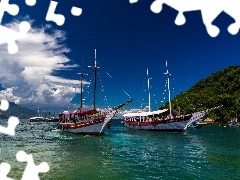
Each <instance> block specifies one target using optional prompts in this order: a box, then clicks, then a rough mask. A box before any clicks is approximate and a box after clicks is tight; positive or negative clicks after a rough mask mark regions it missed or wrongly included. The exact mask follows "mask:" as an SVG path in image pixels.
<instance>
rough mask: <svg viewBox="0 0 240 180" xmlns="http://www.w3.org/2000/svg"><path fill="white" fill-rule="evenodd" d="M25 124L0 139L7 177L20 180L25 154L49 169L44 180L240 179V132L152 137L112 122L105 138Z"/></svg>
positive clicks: (211, 129)
mask: <svg viewBox="0 0 240 180" xmlns="http://www.w3.org/2000/svg"><path fill="white" fill-rule="evenodd" d="M6 121H7V120H0V124H1V125H6V124H7V123H6ZM20 121H21V122H20V124H19V125H18V126H17V129H16V135H15V136H13V137H12V136H8V135H3V134H0V141H1V145H0V162H1V163H2V162H6V163H9V164H11V171H10V172H9V174H8V177H11V178H13V179H16V180H20V179H21V177H22V174H23V171H24V169H25V167H26V163H23V162H18V161H17V160H16V153H17V152H18V151H20V150H24V151H25V152H26V153H28V154H30V153H31V154H32V155H33V158H34V161H35V164H36V165H39V163H41V162H44V161H45V162H47V163H48V164H49V166H50V171H49V172H47V173H40V174H39V177H40V179H41V180H47V179H50V180H95V179H96V180H98V179H100V180H103V179H104V180H105V179H106V180H155V179H184V180H187V179H201V180H202V179H218V180H219V179H229V180H232V179H240V128H230V127H228V126H227V127H224V126H223V125H221V126H219V125H204V126H203V127H202V128H199V129H188V130H187V131H186V132H176V133H173V132H149V131H141V130H130V129H127V128H126V127H124V126H123V125H122V124H121V121H120V120H112V123H111V129H107V130H106V131H105V134H104V135H102V136H83V135H74V134H70V133H66V132H61V131H60V130H58V129H56V122H52V123H48V122H41V123H39V122H31V123H30V122H28V120H20Z"/></svg>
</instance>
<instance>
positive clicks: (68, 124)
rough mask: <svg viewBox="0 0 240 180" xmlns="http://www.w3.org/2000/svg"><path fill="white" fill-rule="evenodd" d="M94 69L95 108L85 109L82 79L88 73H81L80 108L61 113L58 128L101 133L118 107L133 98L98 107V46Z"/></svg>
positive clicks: (108, 125) (107, 126)
mask: <svg viewBox="0 0 240 180" xmlns="http://www.w3.org/2000/svg"><path fill="white" fill-rule="evenodd" d="M89 67H91V66H89ZM91 68H93V70H94V98H93V109H89V110H84V109H83V97H82V85H83V84H82V81H83V76H84V75H86V74H84V73H83V70H82V73H79V74H80V75H81V92H80V108H78V110H75V111H73V112H69V111H64V112H63V113H60V114H59V123H58V128H59V129H61V130H62V131H66V132H71V133H74V134H84V135H101V134H103V133H104V131H105V130H106V129H107V128H110V121H111V119H112V118H113V117H114V116H115V115H116V114H117V112H118V109H120V108H122V107H124V106H126V105H127V104H129V103H130V102H132V99H131V98H130V99H129V100H128V101H126V102H124V103H122V104H120V105H118V106H115V107H113V108H106V109H103V110H97V109H96V86H97V85H96V73H97V69H98V68H99V67H98V66H97V61H96V48H95V63H94V66H93V67H91Z"/></svg>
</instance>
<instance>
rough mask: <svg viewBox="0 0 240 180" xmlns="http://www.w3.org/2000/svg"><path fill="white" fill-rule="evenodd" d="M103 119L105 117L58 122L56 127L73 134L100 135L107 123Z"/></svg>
mask: <svg viewBox="0 0 240 180" xmlns="http://www.w3.org/2000/svg"><path fill="white" fill-rule="evenodd" d="M104 120H105V117H103V118H102V119H96V120H93V121H89V122H81V123H59V124H58V127H59V128H60V129H61V130H62V131H66V132H71V133H74V134H86V135H101V134H102V133H103V132H104V130H105V129H106V127H107V125H108V123H109V122H106V121H104Z"/></svg>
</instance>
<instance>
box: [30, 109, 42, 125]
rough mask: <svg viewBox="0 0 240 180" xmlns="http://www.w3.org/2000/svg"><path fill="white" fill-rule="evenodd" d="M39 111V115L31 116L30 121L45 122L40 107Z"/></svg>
mask: <svg viewBox="0 0 240 180" xmlns="http://www.w3.org/2000/svg"><path fill="white" fill-rule="evenodd" d="M37 112H38V113H37V116H34V117H31V118H29V121H30V122H43V121H44V117H42V116H40V113H39V108H38V110H37Z"/></svg>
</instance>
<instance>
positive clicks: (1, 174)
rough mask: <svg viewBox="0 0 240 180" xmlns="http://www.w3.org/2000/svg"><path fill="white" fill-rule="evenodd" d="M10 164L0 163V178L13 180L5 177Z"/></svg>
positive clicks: (1, 179) (0, 179)
mask: <svg viewBox="0 0 240 180" xmlns="http://www.w3.org/2000/svg"><path fill="white" fill-rule="evenodd" d="M10 169H11V165H10V164H8V163H1V164H0V180H14V179H12V178H9V177H7V175H8V173H9V172H10Z"/></svg>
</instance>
